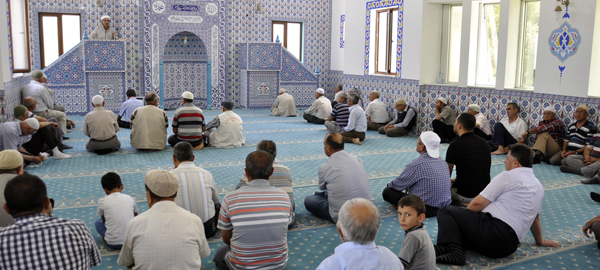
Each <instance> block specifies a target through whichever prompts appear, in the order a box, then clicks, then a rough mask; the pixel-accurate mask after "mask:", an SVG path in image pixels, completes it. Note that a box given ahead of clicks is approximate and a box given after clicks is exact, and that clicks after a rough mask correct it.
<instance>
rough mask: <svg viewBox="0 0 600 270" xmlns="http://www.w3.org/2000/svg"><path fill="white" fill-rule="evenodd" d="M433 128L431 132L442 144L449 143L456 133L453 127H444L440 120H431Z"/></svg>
mask: <svg viewBox="0 0 600 270" xmlns="http://www.w3.org/2000/svg"><path fill="white" fill-rule="evenodd" d="M431 125H432V126H433V132H435V133H436V134H437V135H438V136H440V139H441V140H442V142H443V143H446V142H450V141H451V140H452V139H454V137H456V133H454V126H452V125H446V124H444V122H442V121H440V120H437V119H435V120H433V121H432V122H431Z"/></svg>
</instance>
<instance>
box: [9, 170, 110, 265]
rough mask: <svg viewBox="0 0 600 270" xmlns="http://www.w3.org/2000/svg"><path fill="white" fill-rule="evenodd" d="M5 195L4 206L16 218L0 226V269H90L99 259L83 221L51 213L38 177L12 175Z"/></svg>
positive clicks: (49, 204) (44, 190) (43, 186)
mask: <svg viewBox="0 0 600 270" xmlns="http://www.w3.org/2000/svg"><path fill="white" fill-rule="evenodd" d="M4 197H5V198H6V204H4V210H5V211H6V212H7V213H9V214H11V215H12V216H13V218H14V219H15V222H14V223H13V224H11V225H9V226H8V227H4V228H0V250H1V254H2V259H0V269H90V268H91V267H92V266H96V265H99V264H100V262H102V257H101V256H100V251H98V247H97V246H96V241H95V240H94V237H93V236H92V233H91V232H90V229H88V227H87V226H86V225H85V223H84V222H83V221H81V220H78V219H66V218H54V217H51V216H50V214H51V213H52V204H51V203H50V198H48V195H47V193H46V185H45V184H44V182H43V181H42V180H41V179H40V178H39V177H37V176H35V175H30V174H25V175H19V176H17V177H15V178H13V179H12V180H10V181H9V182H8V183H7V184H6V188H5V189H4Z"/></svg>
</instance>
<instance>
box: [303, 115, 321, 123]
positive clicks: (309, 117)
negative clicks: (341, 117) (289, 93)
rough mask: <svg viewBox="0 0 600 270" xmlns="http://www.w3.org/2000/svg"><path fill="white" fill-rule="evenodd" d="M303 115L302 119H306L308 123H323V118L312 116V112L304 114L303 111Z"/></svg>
mask: <svg viewBox="0 0 600 270" xmlns="http://www.w3.org/2000/svg"><path fill="white" fill-rule="evenodd" d="M303 116H304V119H306V121H308V122H309V123H313V124H319V125H322V124H325V120H323V119H321V118H319V117H316V116H314V115H312V114H305V113H304V114H303Z"/></svg>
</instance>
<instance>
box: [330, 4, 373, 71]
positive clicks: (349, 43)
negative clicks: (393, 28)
mask: <svg viewBox="0 0 600 270" xmlns="http://www.w3.org/2000/svg"><path fill="white" fill-rule="evenodd" d="M342 1H343V0H342ZM366 3H367V1H366V0H350V1H347V2H346V4H345V6H346V8H345V13H346V29H347V31H346V45H345V48H344V62H343V65H344V68H343V70H344V74H352V75H363V74H364V61H365V23H366V22H365V18H366V14H367V13H366V12H367V4H366ZM333 20H338V21H339V16H338V17H337V18H336V17H334V18H333ZM338 48H339V44H338Z"/></svg>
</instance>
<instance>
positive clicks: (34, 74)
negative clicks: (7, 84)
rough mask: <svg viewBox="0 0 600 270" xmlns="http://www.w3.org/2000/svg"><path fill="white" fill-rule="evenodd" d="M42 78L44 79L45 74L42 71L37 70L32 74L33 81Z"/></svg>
mask: <svg viewBox="0 0 600 270" xmlns="http://www.w3.org/2000/svg"><path fill="white" fill-rule="evenodd" d="M41 77H44V73H43V72H42V71H41V70H36V71H34V72H32V73H31V78H32V79H35V80H37V79H39V78H41Z"/></svg>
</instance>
